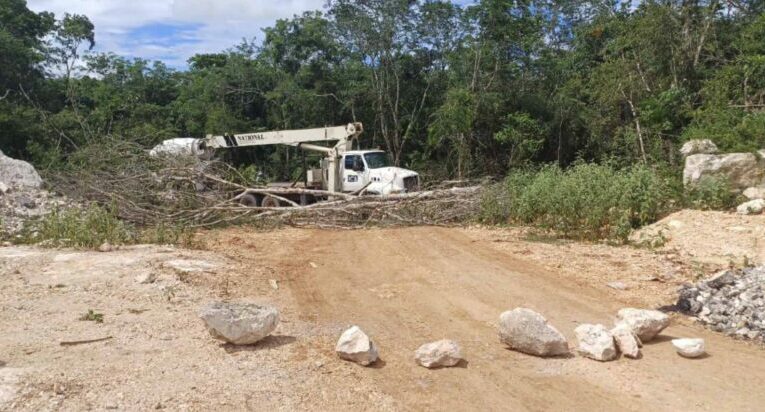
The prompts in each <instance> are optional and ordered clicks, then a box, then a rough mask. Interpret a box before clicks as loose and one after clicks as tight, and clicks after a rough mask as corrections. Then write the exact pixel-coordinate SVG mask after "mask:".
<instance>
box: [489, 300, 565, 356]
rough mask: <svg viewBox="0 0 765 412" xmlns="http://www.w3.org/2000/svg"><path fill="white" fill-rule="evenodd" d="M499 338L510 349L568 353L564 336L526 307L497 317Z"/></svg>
mask: <svg viewBox="0 0 765 412" xmlns="http://www.w3.org/2000/svg"><path fill="white" fill-rule="evenodd" d="M499 340H500V341H501V342H502V343H504V344H506V345H507V346H508V347H509V348H510V349H512V350H516V351H518V352H523V353H527V354H529V355H536V356H561V355H567V354H569V349H568V342H567V341H566V338H565V337H564V336H563V334H561V333H560V332H559V331H558V330H557V329H555V328H554V327H553V326H552V325H550V324H548V323H547V319H545V317H544V316H542V315H540V314H539V313H537V312H534V311H533V310H531V309H526V308H516V309H513V310H509V311H507V312H504V313H502V314H501V315H500V317H499Z"/></svg>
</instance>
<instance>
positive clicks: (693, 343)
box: [672, 338, 706, 358]
mask: <svg viewBox="0 0 765 412" xmlns="http://www.w3.org/2000/svg"><path fill="white" fill-rule="evenodd" d="M672 345H673V346H674V347H675V349H677V353H678V354H679V355H680V356H682V357H684V358H698V357H700V356H702V355H704V354H705V353H706V349H705V348H704V339H691V338H684V339H672Z"/></svg>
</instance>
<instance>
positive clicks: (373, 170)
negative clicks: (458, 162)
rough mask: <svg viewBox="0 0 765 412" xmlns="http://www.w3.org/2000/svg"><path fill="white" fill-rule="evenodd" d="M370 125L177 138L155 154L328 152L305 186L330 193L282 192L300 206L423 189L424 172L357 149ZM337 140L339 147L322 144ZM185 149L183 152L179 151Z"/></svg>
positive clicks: (272, 203) (242, 198)
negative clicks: (277, 149) (276, 148)
mask: <svg viewBox="0 0 765 412" xmlns="http://www.w3.org/2000/svg"><path fill="white" fill-rule="evenodd" d="M363 130H364V128H363V125H362V124H361V123H349V124H348V125H346V126H334V127H322V128H315V129H300V130H281V131H269V132H258V133H243V134H225V135H220V136H213V135H208V136H207V137H206V138H204V139H171V140H167V141H165V142H163V143H161V144H160V145H158V146H156V147H155V148H154V149H152V151H151V152H150V153H151V154H152V155H160V154H171V153H172V154H177V153H178V152H184V153H186V154H190V155H196V156H199V157H210V156H211V154H212V152H214V151H215V150H220V149H236V148H242V147H253V146H267V145H275V144H281V145H288V146H294V147H298V148H300V149H303V150H308V151H313V152H319V153H322V154H324V157H323V158H322V159H321V162H320V165H319V167H318V168H312V169H308V170H306V171H305V181H304V183H303V186H301V188H306V189H314V190H321V191H324V192H329V193H328V194H326V195H324V194H321V195H317V194H312V193H305V192H304V193H279V196H280V197H283V198H285V199H288V200H290V201H292V202H295V203H297V204H300V205H308V204H311V203H315V202H318V201H322V200H327V199H328V198H331V197H332V196H331V193H332V192H335V193H337V192H341V193H365V194H370V195H383V196H384V195H389V194H394V193H404V192H413V191H417V190H419V188H420V177H419V175H418V174H417V173H416V172H414V171H411V170H407V169H403V168H400V167H395V166H392V165H391V164H390V161H389V158H388V155H387V154H386V153H385V152H384V151H382V150H351V149H352V146H353V141H354V140H357V139H358V137H359V135H360V134H361V133H362V132H363ZM322 142H324V143H330V144H331V143H334V145H333V146H328V145H326V146H325V145H320V144H316V143H322ZM179 148H180V150H178V149H179ZM268 187H272V188H286V187H295V186H294V183H289V182H287V183H271V184H269V185H268ZM238 199H239V202H240V203H241V204H243V205H246V206H253V207H278V206H281V204H280V202H279V200H278V199H277V198H275V197H270V196H268V195H267V194H253V193H246V194H240V195H239V196H238Z"/></svg>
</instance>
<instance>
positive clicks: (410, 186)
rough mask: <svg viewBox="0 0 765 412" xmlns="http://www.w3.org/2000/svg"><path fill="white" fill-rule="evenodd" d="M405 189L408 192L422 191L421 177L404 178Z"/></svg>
mask: <svg viewBox="0 0 765 412" xmlns="http://www.w3.org/2000/svg"><path fill="white" fill-rule="evenodd" d="M404 189H406V191H407V192H416V191H418V190H420V177H419V176H409V177H405V178H404Z"/></svg>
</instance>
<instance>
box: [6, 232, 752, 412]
mask: <svg viewBox="0 0 765 412" xmlns="http://www.w3.org/2000/svg"><path fill="white" fill-rule="evenodd" d="M200 239H201V240H202V242H203V243H204V244H205V245H206V248H207V249H208V250H205V251H191V250H180V249H174V248H160V247H153V246H152V247H133V248H125V249H121V250H119V251H113V252H107V253H99V252H72V251H56V250H41V249H34V248H1V249H0V270H1V271H2V276H1V277H0V328H1V329H0V330H2V331H3V333H2V334H0V361H1V362H2V363H0V408H4V409H9V410H10V409H13V410H84V409H85V410H86V409H95V410H102V409H119V410H136V409H138V410H141V409H152V408H164V409H169V410H209V409H210V408H212V407H215V408H218V409H221V410H244V409H257V410H265V409H277V410H294V409H303V410H307V409H310V410H339V409H348V408H353V409H359V410H436V409H438V410H443V409H457V410H465V409H472V410H561V409H566V410H592V409H597V410H613V409H624V410H646V409H653V410H734V409H735V410H757V409H761V406H762V405H763V404H765V393H764V392H762V391H756V390H750V389H748V388H750V387H751V384H752V382H760V381H765V357H764V356H763V355H764V354H765V352H763V349H761V348H760V347H756V346H753V345H750V344H746V343H743V342H738V341H734V340H731V339H729V338H726V337H724V336H721V335H719V334H715V333H713V332H709V331H706V330H704V329H702V328H701V327H699V326H695V325H692V324H691V323H690V322H689V321H688V320H687V319H684V318H681V317H677V316H675V317H674V320H673V326H671V327H670V328H668V329H667V330H666V331H665V333H664V334H663V335H662V336H661V337H660V338H659V339H657V341H656V342H651V343H650V344H647V345H646V346H645V347H644V357H643V359H640V360H629V359H619V360H617V361H614V362H609V363H600V362H596V361H592V360H588V359H584V358H581V357H571V358H566V359H541V358H536V357H532V356H526V355H523V354H520V353H516V352H512V351H509V350H507V349H505V348H503V346H502V345H501V344H500V343H499V342H498V339H497V333H496V322H497V318H498V315H499V313H500V312H501V311H503V310H507V309H511V308H514V307H517V306H526V307H530V308H533V309H536V310H538V311H540V312H542V313H543V314H544V315H545V316H546V317H547V318H548V319H549V320H550V322H551V323H553V324H554V325H555V326H556V327H558V328H559V329H560V330H561V331H562V332H563V333H564V334H565V335H566V336H567V337H568V338H569V339H570V343H571V344H572V345H573V344H574V343H575V339H574V334H573V330H574V328H575V327H576V326H577V325H578V324H580V323H584V322H601V323H608V324H610V322H611V321H612V317H613V315H614V314H615V312H616V311H617V310H618V309H619V308H621V307H624V306H643V307H656V306H659V305H662V304H667V303H672V300H673V299H674V297H673V290H674V289H675V288H676V287H677V285H678V284H680V283H681V282H682V281H684V280H687V279H688V278H689V277H692V276H693V273H692V272H693V271H692V270H691V269H689V268H688V267H687V266H686V265H684V264H683V262H682V261H677V259H675V258H674V257H672V256H668V255H669V254H668V253H656V252H654V251H651V250H647V249H635V248H631V247H613V246H607V245H591V244H578V243H569V242H540V241H532V240H529V239H528V237H527V236H525V235H524V234H522V233H518V232H517V231H514V230H487V229H482V228H467V229H445V228H408V229H386V230H382V229H379V230H378V229H372V230H363V231H327V230H293V229H289V230H280V231H274V232H267V233H258V232H254V231H250V230H247V229H244V228H238V229H228V230H222V231H212V232H208V233H204V234H202V236H200ZM146 273H152V274H155V275H156V281H154V282H153V283H139V282H138V281H137V280H136V278H138V279H140V278H141V277H142V276H144V275H145V274H146ZM271 280H275V281H276V283H277V285H278V288H277V289H275V288H273V287H272V283H273V282H271ZM612 281H621V282H623V283H624V284H626V285H627V287H628V288H627V289H626V290H616V289H613V288H611V287H608V286H607V283H609V282H612ZM213 299H248V300H253V301H256V302H262V303H269V304H273V305H275V306H277V307H278V308H279V309H280V310H281V312H282V318H283V322H282V323H281V324H280V326H279V327H278V328H277V330H276V332H275V333H274V335H273V336H272V337H269V338H267V339H266V340H265V341H263V342H261V343H259V344H257V345H255V346H250V347H232V346H229V345H224V344H221V343H219V342H217V341H214V340H213V339H212V338H210V336H209V334H208V333H207V332H206V331H205V329H204V327H203V325H202V323H201V321H199V320H198V318H197V317H196V312H197V310H198V309H199V308H200V307H201V306H202V305H204V304H205V303H207V302H209V301H210V300H213ZM88 309H93V310H95V311H97V312H99V313H103V315H104V321H103V323H96V322H92V321H80V320H78V318H79V317H80V316H81V315H82V314H83V313H85V312H87V310H88ZM351 324H357V325H359V326H361V327H362V328H363V329H364V330H365V331H366V332H367V333H368V334H369V335H370V336H371V337H372V338H373V340H375V342H376V344H377V345H378V347H379V349H380V354H381V358H382V361H380V362H378V363H377V364H376V365H375V366H374V367H370V368H364V367H361V366H358V365H355V364H352V363H349V362H344V361H341V360H339V359H337V358H336V357H335V355H334V353H333V348H334V343H335V340H336V339H337V336H338V335H339V333H340V332H341V331H342V330H343V329H344V328H346V327H348V326H349V325H351ZM109 336H110V337H111V339H108V340H105V341H100V342H94V343H86V344H80V345H74V346H61V344H60V343H61V342H62V341H75V340H83V339H95V338H103V337H109ZM681 336H682V337H685V336H700V337H704V338H705V339H707V346H708V351H709V356H708V357H706V358H704V359H699V360H688V359H684V358H680V357H679V356H678V355H677V354H676V353H675V352H674V349H673V348H672V346H671V344H670V343H669V339H671V338H672V337H681ZM441 338H450V339H455V340H457V341H459V342H460V344H461V345H462V346H463V351H464V353H465V355H466V357H467V362H466V363H465V364H464V365H462V367H458V368H450V369H440V370H427V369H424V368H421V367H418V366H416V365H415V363H414V361H413V351H414V350H415V349H416V348H417V347H418V346H419V345H421V344H422V343H425V342H429V341H433V340H437V339H441Z"/></svg>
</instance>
